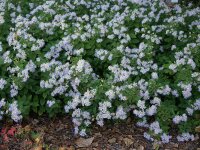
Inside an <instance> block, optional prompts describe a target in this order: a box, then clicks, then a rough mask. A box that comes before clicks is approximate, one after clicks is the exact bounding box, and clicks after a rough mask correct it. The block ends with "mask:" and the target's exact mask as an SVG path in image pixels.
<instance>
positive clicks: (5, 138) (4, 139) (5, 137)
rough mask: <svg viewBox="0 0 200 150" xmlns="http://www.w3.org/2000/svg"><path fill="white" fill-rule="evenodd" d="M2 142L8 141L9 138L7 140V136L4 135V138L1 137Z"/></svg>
mask: <svg viewBox="0 0 200 150" xmlns="http://www.w3.org/2000/svg"><path fill="white" fill-rule="evenodd" d="M3 141H4V142H8V141H9V138H8V136H7V134H4V136H3Z"/></svg>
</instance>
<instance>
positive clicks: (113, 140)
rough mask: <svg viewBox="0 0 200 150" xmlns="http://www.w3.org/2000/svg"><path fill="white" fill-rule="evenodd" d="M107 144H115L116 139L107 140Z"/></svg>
mask: <svg viewBox="0 0 200 150" xmlns="http://www.w3.org/2000/svg"><path fill="white" fill-rule="evenodd" d="M108 142H109V143H110V144H112V143H116V138H112V139H109V140H108Z"/></svg>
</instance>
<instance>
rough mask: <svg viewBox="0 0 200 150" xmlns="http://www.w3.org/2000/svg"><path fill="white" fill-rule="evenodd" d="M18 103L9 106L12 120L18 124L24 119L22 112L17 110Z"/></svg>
mask: <svg viewBox="0 0 200 150" xmlns="http://www.w3.org/2000/svg"><path fill="white" fill-rule="evenodd" d="M17 107H18V105H17V101H14V102H13V103H12V104H10V105H9V109H8V110H9V111H10V112H11V118H12V119H13V120H14V121H15V122H18V121H20V120H21V119H22V115H21V111H20V110H19V109H18V108H17Z"/></svg>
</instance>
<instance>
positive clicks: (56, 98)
mask: <svg viewBox="0 0 200 150" xmlns="http://www.w3.org/2000/svg"><path fill="white" fill-rule="evenodd" d="M0 8H1V9H0V10H1V12H0V100H1V101H0V108H1V118H2V119H3V118H11V119H12V120H13V121H15V122H19V121H21V120H22V118H26V117H28V116H29V115H30V114H33V113H34V114H37V115H39V116H40V115H43V114H48V115H49V117H54V116H58V115H61V114H66V115H70V116H71V117H72V121H73V124H74V132H75V134H80V135H81V136H85V135H86V134H87V131H88V130H89V128H90V126H91V124H94V123H97V124H98V125H100V126H103V125H104V124H105V123H106V122H107V121H109V120H112V121H119V120H125V119H126V118H127V117H128V116H134V117H135V118H137V122H135V123H136V124H137V125H138V126H141V127H146V128H148V129H149V131H148V132H145V133H144V136H145V137H146V138H147V139H149V140H151V141H153V140H160V141H162V142H163V143H168V142H169V141H170V139H171V138H172V136H171V135H169V131H170V130H171V129H172V128H173V129H174V128H175V129H177V130H178V132H179V135H177V140H178V141H189V140H194V135H193V134H192V133H194V129H195V127H197V126H199V125H200V119H199V114H200V23H199V22H200V9H199V7H197V8H194V6H192V5H188V6H187V7H180V6H179V5H175V6H174V7H172V8H170V7H168V6H167V5H166V4H165V3H164V2H163V1H160V0H103V1H99V0H51V1H42V0H29V1H25V0H8V1H4V0H3V1H2V0H1V3H0Z"/></svg>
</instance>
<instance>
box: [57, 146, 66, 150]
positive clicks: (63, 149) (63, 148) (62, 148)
mask: <svg viewBox="0 0 200 150" xmlns="http://www.w3.org/2000/svg"><path fill="white" fill-rule="evenodd" d="M58 150H66V148H65V147H59V149H58Z"/></svg>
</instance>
